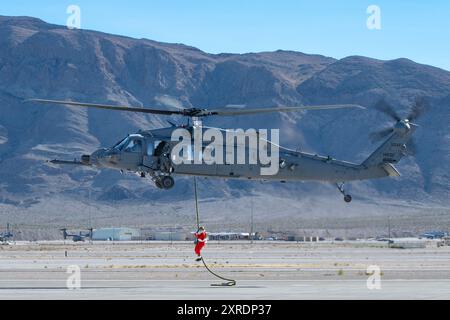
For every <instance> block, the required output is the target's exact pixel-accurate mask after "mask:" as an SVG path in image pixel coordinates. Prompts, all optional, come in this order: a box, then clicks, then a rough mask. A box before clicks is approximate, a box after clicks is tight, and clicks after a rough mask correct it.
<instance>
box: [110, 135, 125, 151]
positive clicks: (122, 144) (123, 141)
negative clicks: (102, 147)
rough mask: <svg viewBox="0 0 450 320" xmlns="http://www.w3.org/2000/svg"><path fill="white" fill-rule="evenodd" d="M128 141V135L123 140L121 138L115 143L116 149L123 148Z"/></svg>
mask: <svg viewBox="0 0 450 320" xmlns="http://www.w3.org/2000/svg"><path fill="white" fill-rule="evenodd" d="M127 142H128V137H126V138H123V139H122V140H120V141H119V142H117V143H116V144H115V145H114V147H113V148H114V149H117V150H122V148H123V146H124V145H125V144H126V143H127Z"/></svg>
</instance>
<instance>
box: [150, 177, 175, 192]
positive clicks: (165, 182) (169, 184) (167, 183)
mask: <svg viewBox="0 0 450 320" xmlns="http://www.w3.org/2000/svg"><path fill="white" fill-rule="evenodd" d="M174 185H175V180H174V179H173V178H172V177H171V176H159V177H156V178H155V186H156V187H157V188H159V189H164V190H169V189H172V188H173V186H174Z"/></svg>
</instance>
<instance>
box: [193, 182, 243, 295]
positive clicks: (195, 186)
mask: <svg viewBox="0 0 450 320" xmlns="http://www.w3.org/2000/svg"><path fill="white" fill-rule="evenodd" d="M194 197H195V213H196V216H197V230H198V229H199V228H200V216H199V213H198V211H199V210H198V193H197V178H196V177H195V176H194ZM201 259H202V262H203V265H204V266H205V268H206V270H208V271H209V273H211V274H212V275H214V276H215V277H217V278H219V279H222V280H225V281H227V282H223V283H220V284H212V285H211V286H214V287H217V286H221V287H224V286H225V287H232V286H235V285H236V280H233V279H227V278H224V277H222V276H219V275H218V274H217V273H215V272H214V271H212V270H211V269H210V268H209V267H208V265H207V264H206V262H205V259H203V256H202V257H201Z"/></svg>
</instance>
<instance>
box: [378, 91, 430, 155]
mask: <svg viewBox="0 0 450 320" xmlns="http://www.w3.org/2000/svg"><path fill="white" fill-rule="evenodd" d="M374 108H375V109H376V110H378V111H380V112H382V113H384V114H385V115H387V116H388V117H390V118H391V119H393V120H394V121H395V124H394V125H393V126H391V127H387V128H384V129H381V130H378V131H375V132H372V133H370V135H369V138H370V140H371V142H372V143H377V142H379V141H381V140H384V139H385V138H387V137H388V136H389V135H391V134H392V133H394V132H395V131H396V130H400V129H401V130H405V129H406V130H408V129H409V128H410V124H412V123H413V121H416V120H418V119H419V118H420V117H422V116H423V115H424V113H425V112H426V111H427V110H428V109H429V104H428V102H427V101H426V99H425V98H424V97H419V98H416V99H415V101H414V103H413V104H412V106H411V108H410V112H409V113H408V115H407V117H406V118H402V117H400V116H399V114H398V113H397V111H396V110H395V109H394V108H393V107H392V105H390V104H389V103H388V102H386V100H384V99H381V100H380V101H378V102H377V103H376V104H375V106H374ZM406 150H407V151H406V153H407V154H409V155H415V154H416V153H417V144H416V143H415V142H414V141H413V140H412V139H411V140H409V141H408V143H407V144H406Z"/></svg>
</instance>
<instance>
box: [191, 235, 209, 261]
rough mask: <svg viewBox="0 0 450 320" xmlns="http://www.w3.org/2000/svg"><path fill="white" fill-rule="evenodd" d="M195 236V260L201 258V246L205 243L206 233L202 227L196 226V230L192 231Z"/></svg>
mask: <svg viewBox="0 0 450 320" xmlns="http://www.w3.org/2000/svg"><path fill="white" fill-rule="evenodd" d="M194 236H195V238H196V239H197V241H196V245H195V250H194V251H195V254H196V255H197V257H198V258H197V259H196V261H200V260H202V256H201V251H202V249H203V247H204V246H205V244H206V241H207V240H208V235H207V233H206V231H205V228H204V227H200V228H198V231H197V232H196V233H194Z"/></svg>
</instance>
